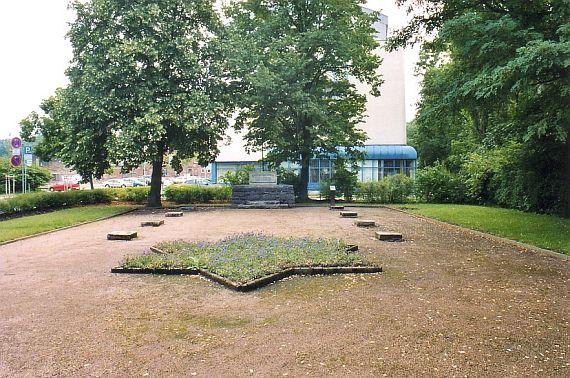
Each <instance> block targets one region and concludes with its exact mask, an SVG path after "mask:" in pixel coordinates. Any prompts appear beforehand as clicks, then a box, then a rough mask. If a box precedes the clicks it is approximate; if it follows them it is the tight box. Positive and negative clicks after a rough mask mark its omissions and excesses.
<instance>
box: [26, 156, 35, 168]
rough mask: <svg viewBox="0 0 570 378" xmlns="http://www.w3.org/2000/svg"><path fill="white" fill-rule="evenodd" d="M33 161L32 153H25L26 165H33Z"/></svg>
mask: <svg viewBox="0 0 570 378" xmlns="http://www.w3.org/2000/svg"><path fill="white" fill-rule="evenodd" d="M32 163H33V160H32V155H24V164H26V167H31V166H32Z"/></svg>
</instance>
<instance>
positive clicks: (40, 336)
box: [0, 208, 570, 377]
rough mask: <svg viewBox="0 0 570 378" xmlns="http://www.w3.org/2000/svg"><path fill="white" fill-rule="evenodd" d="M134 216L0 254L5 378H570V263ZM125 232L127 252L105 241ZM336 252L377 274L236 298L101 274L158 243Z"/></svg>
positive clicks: (309, 218) (423, 233)
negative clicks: (231, 241) (303, 246)
mask: <svg viewBox="0 0 570 378" xmlns="http://www.w3.org/2000/svg"><path fill="white" fill-rule="evenodd" d="M357 211H358V212H359V214H360V216H361V219H367V218H369V219H374V220H376V221H377V223H378V224H379V227H378V228H377V229H376V230H388V231H400V232H402V233H403V234H404V237H405V238H406V241H405V242H403V243H387V242H379V241H376V240H374V239H373V238H372V235H373V232H374V230H373V229H360V228H356V227H355V226H354V225H353V222H354V220H353V219H352V220H351V219H341V218H340V217H339V215H338V212H333V211H329V210H328V209H325V208H296V209H290V210H273V211H271V210H229V209H217V210H214V209H211V210H207V211H206V210H203V211H196V212H187V213H185V215H184V217H182V218H167V219H166V224H165V225H164V226H162V227H160V228H140V227H138V226H139V224H140V222H141V221H142V220H147V219H154V218H161V217H162V214H161V213H160V212H158V213H156V214H150V213H149V212H144V211H139V212H135V213H131V214H128V215H124V216H121V217H117V218H112V219H109V220H105V221H101V222H97V223H93V224H88V225H84V226H80V227H77V228H73V229H69V230H64V231H60V232H55V233H52V234H49V235H44V236H40V237H37V238H32V239H28V240H24V241H20V242H17V243H14V244H9V245H5V246H0V303H2V304H1V305H0V376H10V377H12V376H71V375H73V376H182V375H183V376H251V375H255V376H283V375H290V376H301V375H309V376H322V375H328V374H331V375H342V376H426V375H427V376H501V377H518V376H526V375H529V376H560V377H563V376H564V377H568V376H569V375H570V337H569V332H568V331H569V321H568V316H569V309H570V300H569V297H568V294H569V292H568V288H569V278H570V270H569V265H568V260H566V261H564V260H562V259H557V258H555V257H551V256H545V255H542V254H539V253H536V252H533V251H528V250H524V249H521V248H517V247H513V246H512V245H509V244H506V243H500V242H496V241H493V240H489V239H487V238H484V237H481V236H479V235H476V234H472V233H469V232H466V231H462V230H459V229H457V228H454V227H452V226H442V225H438V224H434V223H432V222H431V221H428V220H423V219H418V218H414V217H411V216H409V215H407V214H404V213H400V212H397V211H393V210H389V209H384V208H376V209H372V208H370V209H363V208H359V209H357ZM125 229H134V230H137V231H138V232H139V238H138V239H136V240H134V241H131V242H123V241H107V240H106V239H105V237H106V233H107V232H108V231H112V230H125ZM249 231H263V232H266V233H270V234H276V235H295V236H307V235H308V236H313V237H338V238H343V239H344V240H346V241H347V242H350V243H355V244H358V245H359V246H360V249H361V251H362V252H363V253H365V254H366V255H367V257H368V258H369V259H370V260H372V261H374V262H376V263H379V264H381V265H382V266H383V267H384V269H385V272H383V273H380V274H374V275H345V276H327V277H293V278H290V279H287V280H285V281H281V282H278V283H276V284H273V285H270V286H268V287H266V288H263V289H261V290H258V291H255V292H253V293H236V292H232V291H230V290H228V289H225V288H223V287H221V286H219V285H217V284H214V283H211V282H209V281H207V280H204V279H201V278H198V277H192V276H168V277H167V276H133V275H115V274H111V273H109V271H110V268H111V267H113V266H116V265H117V264H118V263H119V262H120V261H121V259H122V258H123V256H125V255H127V254H136V253H141V252H143V251H145V250H147V249H148V247H149V246H150V245H152V244H154V243H156V242H158V241H162V240H172V239H187V240H216V239H219V238H222V237H225V236H227V235H230V234H233V233H237V232H249Z"/></svg>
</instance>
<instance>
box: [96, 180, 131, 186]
mask: <svg viewBox="0 0 570 378" xmlns="http://www.w3.org/2000/svg"><path fill="white" fill-rule="evenodd" d="M103 186H104V187H105V188H126V187H127V186H132V185H131V184H130V183H129V182H127V181H125V180H123V179H109V180H107V181H104V182H103Z"/></svg>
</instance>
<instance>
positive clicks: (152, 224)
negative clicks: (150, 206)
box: [141, 219, 164, 227]
mask: <svg viewBox="0 0 570 378" xmlns="http://www.w3.org/2000/svg"><path fill="white" fill-rule="evenodd" d="M163 224H164V220H162V219H161V220H151V221H145V222H141V227H160V226H162V225H163Z"/></svg>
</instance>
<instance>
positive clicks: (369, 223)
mask: <svg viewBox="0 0 570 378" xmlns="http://www.w3.org/2000/svg"><path fill="white" fill-rule="evenodd" d="M354 224H355V225H356V227H376V222H375V221H373V220H364V219H362V220H357V221H356V222H354Z"/></svg>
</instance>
